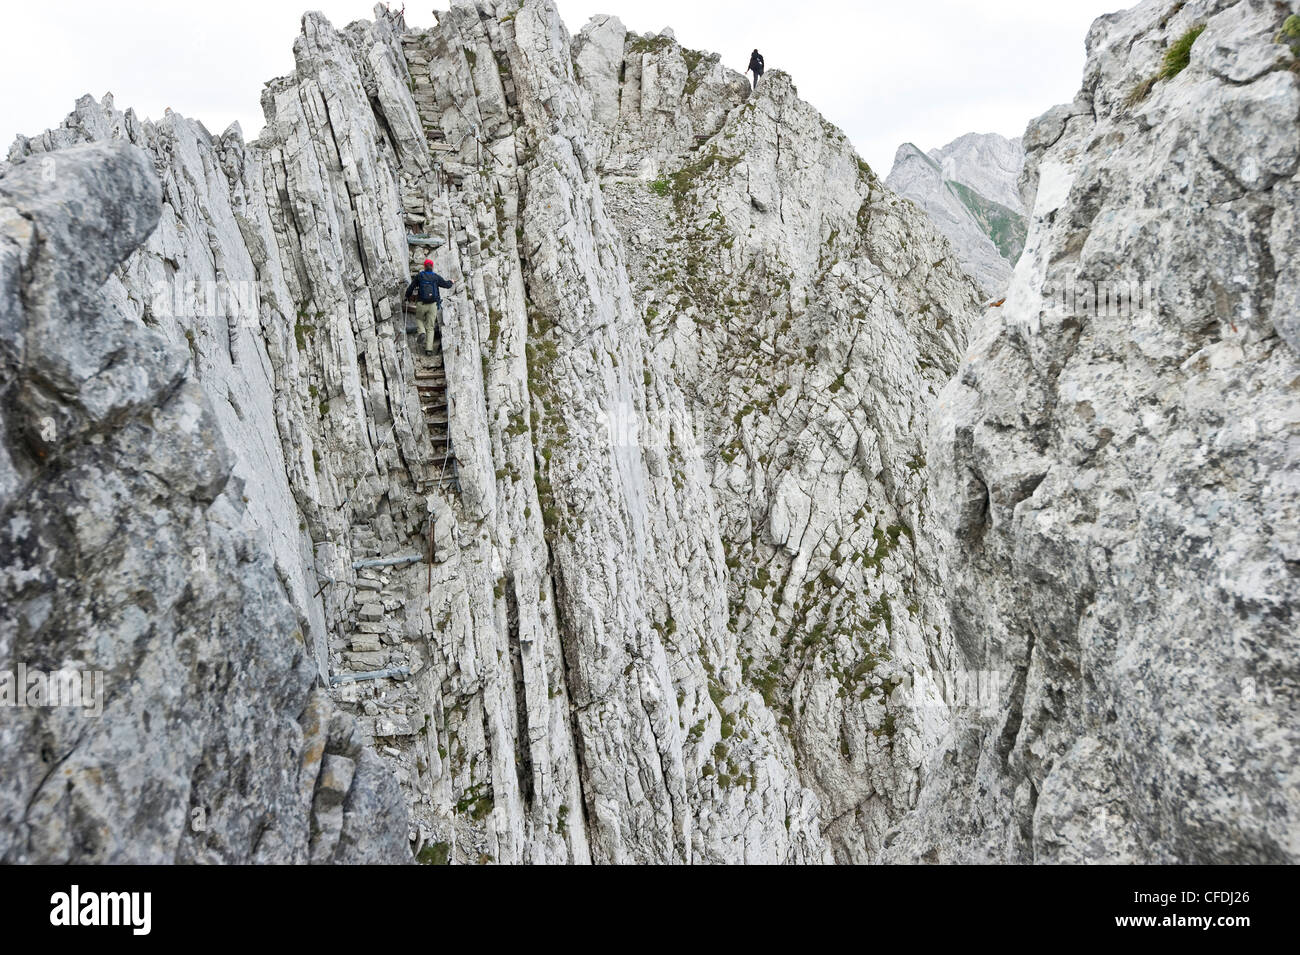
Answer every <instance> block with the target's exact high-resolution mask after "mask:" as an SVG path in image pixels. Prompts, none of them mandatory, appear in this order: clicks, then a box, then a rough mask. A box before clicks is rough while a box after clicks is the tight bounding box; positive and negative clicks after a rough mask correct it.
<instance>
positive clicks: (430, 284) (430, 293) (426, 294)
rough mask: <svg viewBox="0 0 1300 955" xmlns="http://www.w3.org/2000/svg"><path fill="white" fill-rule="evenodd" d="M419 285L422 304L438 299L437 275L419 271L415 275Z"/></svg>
mask: <svg viewBox="0 0 1300 955" xmlns="http://www.w3.org/2000/svg"><path fill="white" fill-rule="evenodd" d="M415 281H416V282H417V283H418V284H419V286H420V301H421V302H423V303H424V304H426V305H427V304H429V303H430V302H436V301H438V298H439V296H438V277H437V275H436V274H435V273H433V272H421V273H420V274H419V275H417V276H416V277H415Z"/></svg>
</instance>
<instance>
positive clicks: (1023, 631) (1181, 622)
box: [888, 2, 1300, 862]
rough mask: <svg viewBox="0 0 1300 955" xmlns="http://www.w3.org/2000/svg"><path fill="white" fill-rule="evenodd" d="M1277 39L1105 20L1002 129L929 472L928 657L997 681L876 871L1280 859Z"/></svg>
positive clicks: (1292, 839) (1292, 617)
mask: <svg viewBox="0 0 1300 955" xmlns="http://www.w3.org/2000/svg"><path fill="white" fill-rule="evenodd" d="M1285 14H1286V11H1285V10H1284V9H1283V8H1282V7H1279V6H1277V5H1274V4H1268V3H1254V2H1237V3H1231V2H1192V3H1186V4H1180V5H1178V6H1177V7H1176V9H1175V11H1174V12H1173V13H1172V14H1171V13H1170V9H1169V5H1167V4H1163V3H1143V4H1141V5H1139V6H1138V7H1136V8H1134V9H1133V10H1131V11H1128V12H1126V13H1122V14H1113V15H1111V16H1108V17H1104V18H1102V19H1101V20H1098V21H1097V23H1096V24H1095V25H1094V27H1093V29H1092V31H1091V33H1090V34H1089V37H1088V65H1087V68H1086V71H1085V75H1084V84H1083V89H1082V91H1081V92H1080V94H1079V97H1078V98H1077V99H1076V100H1075V102H1074V103H1073V104H1072V105H1070V106H1066V107H1058V108H1056V109H1054V110H1052V111H1049V112H1048V113H1047V114H1045V115H1044V116H1043V117H1042V118H1041V119H1039V120H1038V121H1036V122H1035V123H1033V124H1031V126H1030V128H1029V130H1028V132H1027V133H1026V138H1025V141H1026V143H1027V145H1028V146H1029V161H1028V165H1027V167H1026V171H1025V178H1024V183H1025V186H1026V190H1025V191H1026V197H1027V199H1028V200H1030V201H1029V202H1028V203H1027V204H1028V205H1029V206H1030V208H1031V209H1032V213H1031V223H1030V231H1029V238H1028V244H1027V246H1026V249H1025V253H1024V256H1023V257H1022V259H1021V260H1020V263H1019V265H1018V266H1017V267H1016V271H1015V275H1014V278H1013V280H1012V283H1011V290H1010V292H1009V295H1008V298H1007V302H1006V305H1005V306H1004V307H1003V308H1001V309H997V310H990V312H989V314H988V315H987V316H986V317H985V319H984V320H983V322H982V323H981V324H980V326H979V328H978V330H977V331H976V332H975V334H974V336H973V341H972V344H971V347H970V350H969V351H968V353H967V355H966V357H965V358H964V359H963V361H962V365H961V368H960V370H959V372H958V374H957V376H956V377H955V378H954V380H953V381H952V382H951V383H950V384H949V385H948V386H947V388H945V390H944V392H943V394H942V396H941V399H940V402H939V411H938V421H937V422H936V425H935V427H934V430H933V433H932V442H931V452H930V455H929V461H930V464H931V466H932V468H933V469H934V474H935V479H936V483H937V487H938V493H937V499H938V500H939V501H941V502H942V504H943V507H944V517H943V526H944V528H945V530H946V533H947V538H946V540H945V542H944V543H943V544H942V548H943V551H944V553H945V556H946V570H945V576H946V579H947V582H948V584H947V586H948V591H949V593H950V595H951V606H952V613H953V623H954V627H955V639H956V641H957V644H958V645H959V646H960V648H961V651H962V656H963V659H964V660H965V661H966V664H965V665H966V666H968V667H971V668H976V669H985V670H990V671H1000V672H1002V673H1003V674H1004V675H1005V677H1006V678H1005V679H1004V680H1003V681H1002V682H1001V684H1000V686H999V687H998V691H997V692H995V693H994V694H992V695H991V696H990V697H989V698H988V699H987V700H986V703H987V708H986V710H985V711H984V713H983V716H984V718H983V719H982V720H981V719H979V718H976V717H975V716H972V717H971V718H970V719H968V720H967V721H966V723H965V724H964V725H959V726H958V727H957V728H956V731H955V732H954V736H953V738H952V740H951V741H950V744H949V746H948V747H946V750H945V751H944V752H943V753H942V754H936V756H935V757H934V759H935V766H936V767H937V768H936V771H935V774H934V775H933V776H932V778H931V781H930V783H929V784H928V785H927V786H925V787H924V788H923V790H922V795H921V800H920V805H919V808H918V809H917V810H916V812H915V813H913V814H912V815H911V816H909V817H908V818H907V820H906V821H905V823H904V825H903V826H902V827H901V828H900V829H899V830H898V831H896V832H895V833H894V834H893V835H892V836H891V838H890V842H891V846H890V849H889V855H888V857H889V858H895V859H928V860H931V861H954V860H985V861H986V860H997V859H1005V860H1017V861H1030V860H1033V861H1048V862H1079V861H1106V862H1125V861H1154V862H1294V861H1295V859H1296V858H1297V852H1298V851H1300V815H1298V813H1300V800H1298V799H1297V777H1296V769H1295V767H1296V748H1297V744H1298V743H1300V729H1298V728H1300V719H1297V716H1298V715H1300V714H1298V713H1297V709H1296V706H1297V704H1296V697H1295V687H1296V661H1297V660H1298V659H1300V655H1298V654H1300V642H1298V635H1300V627H1297V625H1296V620H1297V613H1298V611H1300V585H1298V583H1297V576H1296V568H1297V566H1298V565H1297V563H1296V555H1297V547H1298V545H1300V537H1297V528H1298V527H1300V523H1298V521H1297V518H1298V517H1300V481H1298V480H1297V464H1298V463H1300V461H1298V459H1297V441H1298V440H1300V435H1298V432H1297V427H1298V425H1300V405H1298V404H1297V394H1296V382H1297V380H1300V379H1298V378H1297V375H1298V374H1300V362H1298V361H1297V359H1298V356H1300V352H1298V351H1297V347H1296V346H1297V342H1296V340H1295V335H1294V316H1295V314H1296V300H1295V283H1294V281H1293V279H1292V278H1291V276H1292V274H1293V265H1292V263H1293V262H1294V260H1295V257H1296V256H1295V253H1296V246H1295V242H1294V240H1295V233H1294V230H1293V228H1292V225H1291V224H1292V222H1293V219H1294V209H1295V205H1296V189H1297V178H1296V176H1297V161H1298V160H1300V124H1297V117H1298V116H1300V76H1297V74H1296V72H1295V71H1294V70H1293V69H1290V68H1288V67H1289V65H1290V64H1291V63H1293V62H1294V59H1293V57H1291V56H1290V55H1289V54H1288V51H1287V49H1286V48H1285V47H1283V46H1282V45H1281V44H1278V43H1276V42H1274V39H1275V37H1276V35H1277V32H1278V29H1279V27H1280V26H1281V23H1282V20H1283V18H1284V16H1285ZM1202 25H1203V26H1204V28H1205V29H1204V32H1203V33H1202V34H1201V36H1200V37H1199V38H1198V39H1197V40H1196V41H1195V43H1194V44H1193V45H1192V47H1191V57H1190V63H1189V65H1188V66H1187V67H1186V68H1185V69H1184V70H1183V71H1182V72H1180V73H1178V74H1177V75H1176V76H1175V77H1173V78H1172V79H1164V80H1159V81H1157V82H1155V83H1154V84H1152V83H1151V82H1150V79H1151V77H1152V76H1154V75H1155V74H1156V73H1157V71H1158V70H1159V69H1160V68H1161V64H1162V59H1163V57H1164V53H1165V51H1166V49H1168V48H1169V46H1170V45H1171V44H1172V43H1173V42H1174V41H1176V40H1177V39H1179V38H1180V37H1182V36H1183V35H1185V34H1186V33H1187V32H1188V31H1190V30H1192V29H1194V28H1197V27H1200V26H1202ZM1129 283H1132V285H1131V286H1130V285H1129ZM1115 291H1120V292H1122V293H1124V294H1123V295H1122V296H1121V297H1120V300H1119V302H1118V305H1116V303H1115V302H1114V301H1113V300H1112V297H1111V296H1112V293H1114V292H1115ZM1130 293H1132V295H1131V298H1130ZM1098 296H1100V300H1101V303H1102V304H1097V299H1098Z"/></svg>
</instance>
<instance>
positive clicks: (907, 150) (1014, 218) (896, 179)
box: [885, 133, 1025, 297]
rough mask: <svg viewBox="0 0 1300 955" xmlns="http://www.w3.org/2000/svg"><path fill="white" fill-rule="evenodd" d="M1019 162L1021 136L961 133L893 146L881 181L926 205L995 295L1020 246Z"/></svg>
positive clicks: (971, 270) (961, 258) (963, 259)
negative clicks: (943, 140)
mask: <svg viewBox="0 0 1300 955" xmlns="http://www.w3.org/2000/svg"><path fill="white" fill-rule="evenodd" d="M1023 166H1024V150H1023V148H1022V146H1021V141H1020V140H1019V139H1011V140H1009V139H1005V138H1004V137H1002V136H999V135H997V134H996V133H985V134H979V133H967V134H966V135H965V136H961V137H959V138H958V139H955V140H953V141H952V142H951V143H949V144H948V145H947V146H944V147H943V148H942V149H932V150H931V151H930V152H929V153H928V154H927V153H923V152H922V151H921V150H920V149H918V148H917V147H916V146H914V145H912V144H911V143H904V144H903V145H901V146H899V147H898V152H897V153H896V154H895V156H894V165H893V168H892V169H890V171H889V176H888V177H887V178H886V180H885V183H886V184H887V185H888V186H889V188H890V189H893V190H894V191H896V192H897V193H898V194H899V195H901V196H903V197H905V198H907V199H911V200H912V201H913V202H915V203H916V204H917V205H919V206H920V207H921V208H922V209H924V210H925V212H926V214H927V215H928V216H930V218H931V219H932V220H933V221H934V224H935V225H936V226H937V227H938V229H939V231H940V232H942V233H943V234H944V235H945V236H946V237H947V238H948V240H949V241H950V242H952V244H953V248H954V249H956V252H957V259H958V261H959V262H960V263H961V265H962V267H963V268H964V269H966V271H967V272H968V273H970V275H971V276H972V277H973V278H974V279H975V281H976V282H978V283H979V285H980V287H981V288H982V289H983V290H984V292H985V293H986V294H987V295H990V296H997V297H1000V296H1001V295H1002V293H1003V292H1004V291H1005V290H1006V287H1007V282H1008V280H1009V279H1010V277H1011V269H1012V266H1014V265H1015V263H1016V260H1017V259H1018V258H1019V257H1020V253H1021V250H1022V249H1023V248H1024V241H1025V221H1024V216H1025V209H1024V206H1023V204H1022V203H1021V199H1020V196H1019V192H1018V189H1019V186H1018V183H1019V179H1020V172H1021V169H1022V168H1023Z"/></svg>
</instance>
